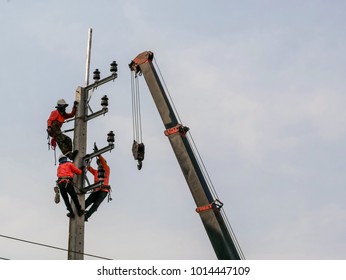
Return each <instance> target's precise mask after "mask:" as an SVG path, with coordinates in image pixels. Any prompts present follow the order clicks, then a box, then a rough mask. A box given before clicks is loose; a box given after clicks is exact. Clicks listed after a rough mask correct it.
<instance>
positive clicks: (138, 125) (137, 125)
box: [131, 72, 142, 143]
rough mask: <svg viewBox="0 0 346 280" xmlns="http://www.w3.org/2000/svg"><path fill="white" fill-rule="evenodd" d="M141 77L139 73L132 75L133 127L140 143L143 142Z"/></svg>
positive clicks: (135, 138)
mask: <svg viewBox="0 0 346 280" xmlns="http://www.w3.org/2000/svg"><path fill="white" fill-rule="evenodd" d="M138 80H139V79H138V78H137V74H135V73H134V72H132V75H131V95H132V129H133V139H134V140H136V141H137V142H138V143H141V142H142V117H141V106H140V97H139V81H138Z"/></svg>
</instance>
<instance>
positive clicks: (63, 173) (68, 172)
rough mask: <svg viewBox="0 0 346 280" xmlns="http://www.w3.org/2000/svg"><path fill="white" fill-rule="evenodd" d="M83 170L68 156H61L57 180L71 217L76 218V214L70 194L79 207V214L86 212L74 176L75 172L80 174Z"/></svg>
mask: <svg viewBox="0 0 346 280" xmlns="http://www.w3.org/2000/svg"><path fill="white" fill-rule="evenodd" d="M82 172H83V171H82V170H81V169H79V168H77V167H76V166H75V165H74V163H73V162H70V161H68V158H67V156H65V155H61V156H60V157H59V166H58V170H57V176H58V180H57V181H56V182H57V184H58V187H59V190H60V193H61V196H62V198H63V199H64V202H65V205H66V208H67V210H68V211H69V213H67V216H68V217H69V218H74V217H75V214H74V213H73V210H72V206H71V204H70V201H69V197H68V195H70V197H71V199H72V201H73V203H74V205H75V206H76V208H77V213H78V216H82V215H83V214H84V210H83V209H82V207H81V205H80V203H79V200H78V197H77V194H76V191H75V189H74V184H73V176H74V175H75V174H76V175H80V174H82Z"/></svg>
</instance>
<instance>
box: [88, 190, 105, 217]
mask: <svg viewBox="0 0 346 280" xmlns="http://www.w3.org/2000/svg"><path fill="white" fill-rule="evenodd" d="M95 194H97V196H96V199H95V200H94V203H93V205H92V206H91V207H90V209H89V210H88V211H87V212H86V214H85V217H86V219H88V218H89V217H90V216H91V215H92V214H93V213H94V212H95V211H96V210H97V209H98V207H99V206H100V204H101V203H102V201H103V200H104V199H105V198H106V196H107V195H108V193H107V192H103V191H98V192H96V193H95Z"/></svg>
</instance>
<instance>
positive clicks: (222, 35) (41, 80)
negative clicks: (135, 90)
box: [0, 0, 346, 260]
mask: <svg viewBox="0 0 346 280" xmlns="http://www.w3.org/2000/svg"><path fill="white" fill-rule="evenodd" d="M345 9H346V2H345V1H336V0H332V1H322V0H315V1H309V0H307V1H295V0H293V1H274V0H264V1H255V0H254V1H250V0H241V1H232V0H229V1H226V0H225V1H221V0H219V1H215V0H213V1H211V0H210V1H206V0H198V1H185V0H184V1H182V0H175V1H161V0H148V1H139V0H137V1H136V0H133V1H131V0H130V1H125V0H123V1H120V0H116V1H106V0H99V1H66V0H59V1H52V0H45V1H24V0H0V34H1V44H0V62H1V63H0V77H1V78H0V79H1V90H0V94H1V101H2V102H1V111H0V115H1V120H0V128H1V135H2V136H1V145H0V154H1V158H0V168H1V169H0V170H1V176H0V188H1V195H0V223H1V226H0V235H3V236H8V237H14V238H19V239H24V240H29V241H32V242H37V243H43V244H47V245H50V246H56V247H60V248H65V249H66V248H67V243H68V230H69V227H68V226H69V223H68V218H67V217H66V209H65V206H64V204H63V202H61V203H60V204H55V203H54V192H53V187H54V185H55V180H56V167H57V166H55V165H54V153H53V152H52V151H48V146H47V139H46V137H47V135H46V121H47V118H48V116H49V114H50V112H51V111H52V110H53V109H54V107H55V104H56V101H57V100H58V99H60V98H64V99H65V100H66V101H67V102H68V103H70V104H71V105H72V104H73V101H74V98H75V90H76V88H77V87H78V86H83V85H84V81H85V58H86V47H87V36H88V29H89V28H92V29H93V42H92V55H91V70H94V69H95V68H98V69H99V70H100V71H101V77H105V76H108V74H109V64H110V63H111V62H112V61H113V60H116V61H117V63H118V65H119V67H118V68H119V71H118V79H116V80H115V81H114V82H112V83H108V84H107V85H105V86H102V87H100V88H99V89H98V90H97V91H95V92H94V93H93V95H92V99H91V102H90V104H91V106H92V108H93V109H94V110H95V111H96V110H98V109H99V108H100V98H101V97H102V96H103V95H105V94H107V95H108V97H109V113H108V114H106V116H103V117H99V118H97V119H93V120H92V121H90V122H89V123H88V149H89V151H91V150H92V146H93V143H94V142H96V143H97V144H98V146H99V147H103V146H105V145H107V142H106V134H107V133H108V131H110V130H113V131H114V132H115V134H116V142H115V149H114V150H113V151H112V152H111V153H107V154H105V157H106V158H107V160H108V162H109V164H110V166H111V171H112V173H111V180H110V183H111V185H112V188H113V192H112V196H113V200H112V201H111V202H110V203H107V201H105V202H104V203H103V204H102V205H101V206H100V208H99V210H98V211H97V212H96V213H95V214H94V215H93V216H92V217H91V218H90V219H89V222H88V223H86V227H85V253H88V254H94V255H98V256H102V257H106V258H112V259H215V258H216V257H215V253H214V252H213V249H212V247H211V245H210V242H209V240H208V238H207V234H206V232H205V230H204V227H203V225H202V222H201V220H200V218H199V216H198V214H197V213H196V212H195V204H194V201H193V199H192V196H191V194H190V192H189V189H188V187H187V184H186V182H185V179H184V177H183V175H182V173H181V171H180V168H179V165H178V163H177V161H176V159H175V156H174V154H173V151H172V149H171V147H170V144H169V141H168V139H166V137H165V136H164V134H163V131H164V126H163V124H162V121H161V119H160V117H159V114H158V112H157V110H156V108H155V105H154V102H153V100H152V99H151V96H150V93H149V91H148V89H147V87H146V85H145V82H144V79H141V80H140V85H141V86H140V93H141V103H142V124H143V141H144V143H145V145H146V158H145V160H144V162H143V168H142V170H141V171H138V170H137V167H136V162H135V161H134V160H133V157H132V153H131V146H132V141H133V136H132V116H131V86H130V70H129V68H128V64H129V63H130V61H131V60H132V59H133V58H135V57H136V56H137V55H138V54H139V53H141V52H143V51H146V50H150V51H153V52H154V54H155V57H156V61H157V63H158V65H159V67H160V70H161V72H162V74H163V77H164V79H165V82H166V84H167V86H168V89H169V92H170V94H171V96H172V98H173V100H174V104H175V106H176V108H177V111H178V112H179V116H180V118H181V119H182V121H183V123H184V124H185V125H186V126H188V127H190V129H191V134H192V136H193V139H194V140H195V142H196V145H197V147H198V149H199V152H200V154H201V156H202V158H203V161H204V164H205V166H206V168H207V170H208V172H209V175H210V177H211V179H212V181H213V184H214V187H215V189H216V191H217V193H218V195H219V199H220V200H221V201H222V202H223V203H224V208H223V209H224V210H225V212H226V214H227V217H228V219H229V221H230V223H231V225H232V228H233V230H234V232H235V234H236V236H237V238H238V241H239V244H240V246H241V248H242V250H243V253H244V255H245V257H246V259H254V260H258V259H345V258H346V242H345V241H346V240H345V232H346V222H345V219H346V203H345V198H346V196H345V195H346V188H345V185H346V175H345V168H346V161H345V142H346V141H345V138H346V110H345V104H346V94H345V93H346V86H345V73H346V69H345V68H346V66H345V65H346V52H345V49H346V29H345V26H346V17H345ZM71 105H70V106H69V107H68V109H71ZM71 126H72V123H68V124H65V126H64V128H71ZM70 136H72V135H71V134H70ZM58 155H59V152H58ZM0 257H1V258H7V259H17V260H18V259H34V260H39V259H66V258H67V253H66V252H64V251H59V250H53V249H50V248H45V247H40V246H35V245H32V244H27V243H23V242H18V241H15V240H11V239H8V238H5V237H0ZM86 259H94V258H91V257H86Z"/></svg>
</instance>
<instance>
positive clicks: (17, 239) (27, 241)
mask: <svg viewBox="0 0 346 280" xmlns="http://www.w3.org/2000/svg"><path fill="white" fill-rule="evenodd" d="M0 237H3V238H7V239H12V240H16V241H20V242H25V243H29V244H33V245H37V246H42V247H47V248H51V249H55V250H60V251H65V252H72V253H76V254H81V255H84V256H88V257H93V258H98V259H103V260H112V259H109V258H105V257H101V256H96V255H92V254H86V253H80V252H75V251H71V250H67V249H64V248H60V247H56V246H51V245H47V244H43V243H38V242H33V241H29V240H24V239H21V238H15V237H11V236H7V235H2V234H0ZM1 259H2V258H1ZM4 259H5V258H4ZM5 260H7V259H5Z"/></svg>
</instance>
